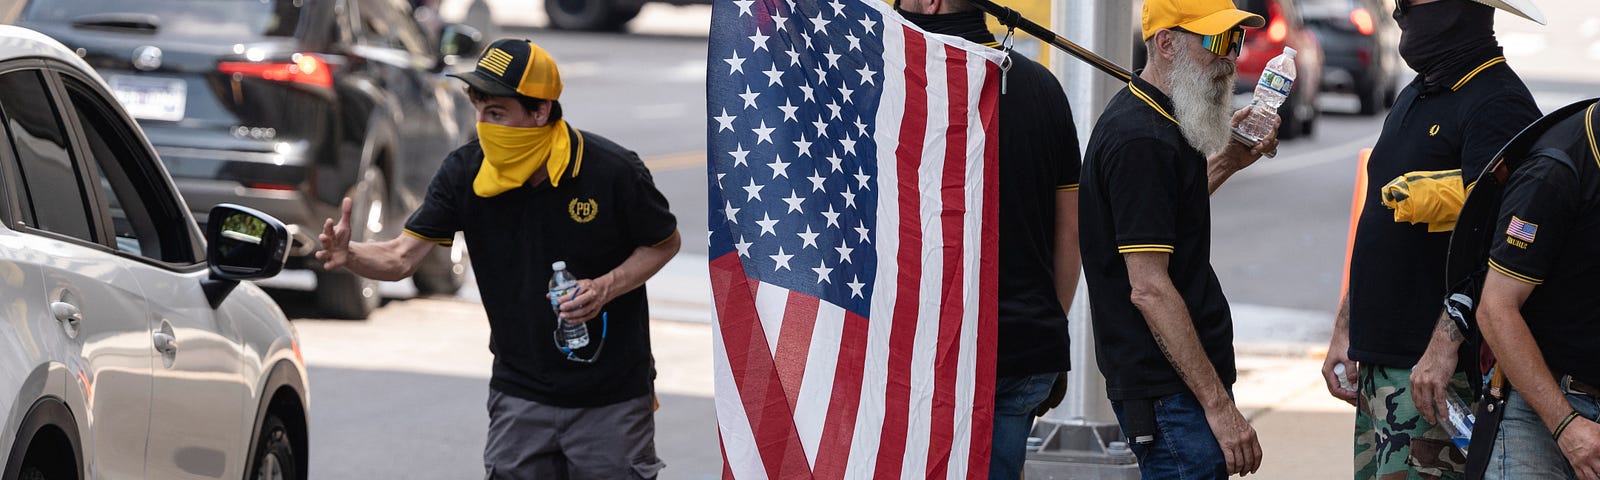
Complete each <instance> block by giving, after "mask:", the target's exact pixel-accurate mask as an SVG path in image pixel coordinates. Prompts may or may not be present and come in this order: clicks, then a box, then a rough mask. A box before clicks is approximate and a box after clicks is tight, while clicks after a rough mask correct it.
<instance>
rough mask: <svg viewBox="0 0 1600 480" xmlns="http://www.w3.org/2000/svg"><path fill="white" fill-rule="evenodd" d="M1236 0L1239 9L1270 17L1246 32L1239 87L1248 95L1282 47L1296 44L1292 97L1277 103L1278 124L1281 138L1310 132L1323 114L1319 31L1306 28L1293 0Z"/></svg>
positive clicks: (1321, 56)
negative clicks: (1261, 25)
mask: <svg viewBox="0 0 1600 480" xmlns="http://www.w3.org/2000/svg"><path fill="white" fill-rule="evenodd" d="M1235 3H1236V4H1237V5H1238V6H1239V8H1240V9H1243V10H1246V11H1249V12H1250V13H1254V14H1256V15H1260V16H1261V18H1264V19H1266V20H1267V26H1266V27H1265V28H1259V29H1255V30H1253V31H1250V33H1249V34H1248V35H1245V38H1244V50H1243V51H1241V52H1239V77H1238V80H1237V81H1236V82H1237V83H1236V86H1235V89H1236V91H1237V92H1241V93H1243V94H1246V95H1248V94H1251V93H1252V92H1254V91H1255V88H1256V81H1257V80H1259V79H1260V78H1261V71H1262V70H1264V69H1266V67H1267V62H1269V61H1271V60H1272V58H1273V57H1276V56H1278V54H1279V53H1283V47H1285V46H1287V47H1293V48H1294V49H1295V52H1297V53H1296V54H1295V59H1294V67H1295V80H1294V89H1293V90H1290V92H1289V99H1288V100H1287V101H1285V102H1284V103H1283V105H1282V106H1280V107H1278V116H1279V117H1282V119H1283V120H1282V122H1281V123H1279V126H1278V138H1283V139H1290V138H1295V137H1299V136H1301V135H1311V133H1312V132H1313V131H1314V130H1315V126H1316V122H1317V117H1318V116H1319V115H1321V111H1320V110H1319V109H1318V108H1317V97H1318V94H1319V93H1320V91H1321V89H1322V75H1323V68H1322V65H1323V54H1322V46H1321V44H1320V43H1319V42H1318V41H1317V36H1316V34H1315V33H1313V32H1312V31H1311V29H1310V28H1307V26H1306V24H1305V20H1304V19H1303V18H1302V17H1301V16H1300V12H1299V11H1298V10H1296V9H1295V4H1294V2H1293V1H1291V0H1235Z"/></svg>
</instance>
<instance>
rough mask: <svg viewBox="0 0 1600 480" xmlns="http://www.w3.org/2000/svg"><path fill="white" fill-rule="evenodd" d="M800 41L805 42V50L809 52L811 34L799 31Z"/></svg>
mask: <svg viewBox="0 0 1600 480" xmlns="http://www.w3.org/2000/svg"><path fill="white" fill-rule="evenodd" d="M800 39H801V40H804V41H805V44H806V50H811V48H812V47H811V34H809V33H806V32H804V31H801V32H800Z"/></svg>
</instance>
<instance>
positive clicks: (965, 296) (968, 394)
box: [946, 53, 989, 480]
mask: <svg viewBox="0 0 1600 480" xmlns="http://www.w3.org/2000/svg"><path fill="white" fill-rule="evenodd" d="M988 65H989V64H988V63H987V62H984V61H983V58H982V57H980V56H978V55H976V54H970V53H969V54H967V111H968V112H971V113H970V115H969V117H970V118H972V119H973V120H974V121H973V122H972V123H971V124H970V125H968V126H967V158H983V154H984V148H985V147H986V146H987V138H985V136H984V131H983V127H984V125H983V122H982V121H981V118H982V117H981V114H979V113H978V105H979V103H980V102H981V101H982V100H983V77H984V76H985V75H986V74H987V73H988ZM984 186H985V185H984V165H983V163H981V162H980V163H974V162H967V188H966V199H965V200H966V203H967V209H968V213H967V215H966V217H965V218H964V219H963V222H965V223H964V225H963V232H962V233H963V235H962V243H963V244H964V245H968V246H971V247H973V248H967V249H963V252H968V253H969V254H967V255H965V256H963V257H962V262H963V263H962V271H963V275H962V292H961V298H962V301H963V302H964V303H965V305H966V308H965V309H964V311H963V312H962V318H961V356H960V361H961V368H960V370H958V372H957V374H956V392H955V393H956V409H955V412H954V413H955V418H953V419H951V420H952V421H954V422H955V431H954V433H955V435H954V437H955V441H954V443H953V448H952V449H951V452H950V470H949V471H948V472H946V477H947V478H950V479H952V480H955V479H961V478H966V476H967V465H968V464H969V462H971V460H972V459H971V455H972V437H973V435H979V434H981V433H982V432H974V431H972V405H973V395H974V392H975V391H976V388H977V385H976V383H975V382H976V378H975V377H976V375H977V359H978V352H977V349H978V310H979V308H978V306H979V304H978V296H979V292H981V291H982V288H981V286H982V285H981V284H980V283H979V281H980V280H982V277H981V275H980V272H981V271H982V270H981V268H982V266H981V264H980V263H979V262H978V260H979V257H980V255H978V254H977V253H978V251H979V250H978V248H976V247H979V246H981V245H983V243H984V241H983V214H984V208H983V189H984Z"/></svg>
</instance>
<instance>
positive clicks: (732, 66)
mask: <svg viewBox="0 0 1600 480" xmlns="http://www.w3.org/2000/svg"><path fill="white" fill-rule="evenodd" d="M722 61H724V62H728V75H733V74H735V73H744V61H745V59H743V58H739V52H738V51H737V50H735V51H734V52H733V56H732V57H729V58H724V59H722Z"/></svg>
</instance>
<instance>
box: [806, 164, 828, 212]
mask: <svg viewBox="0 0 1600 480" xmlns="http://www.w3.org/2000/svg"><path fill="white" fill-rule="evenodd" d="M806 180H810V181H811V191H812V192H822V193H828V189H826V188H823V187H822V182H824V181H827V180H828V179H827V178H823V177H822V176H819V175H817V172H816V171H815V170H813V171H812V172H811V176H809V177H806ZM828 209H829V210H832V209H833V206H832V205H830V206H828ZM824 215H826V214H824Z"/></svg>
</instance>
